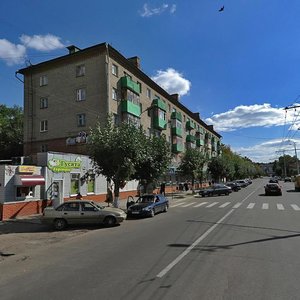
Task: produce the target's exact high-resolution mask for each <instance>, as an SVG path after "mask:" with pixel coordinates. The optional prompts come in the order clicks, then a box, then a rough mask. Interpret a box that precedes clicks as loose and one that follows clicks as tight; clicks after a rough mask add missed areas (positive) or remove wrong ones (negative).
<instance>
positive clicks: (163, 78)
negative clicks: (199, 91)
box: [151, 68, 191, 96]
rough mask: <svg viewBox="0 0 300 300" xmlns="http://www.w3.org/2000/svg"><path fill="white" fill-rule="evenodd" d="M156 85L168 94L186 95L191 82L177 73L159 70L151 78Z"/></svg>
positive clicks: (172, 70)
mask: <svg viewBox="0 0 300 300" xmlns="http://www.w3.org/2000/svg"><path fill="white" fill-rule="evenodd" d="M151 79H152V80H154V81H155V82H156V83H157V84H158V85H160V86H161V87H162V88H163V89H165V90H166V91H167V92H168V93H169V94H179V95H180V96H183V95H185V94H187V93H188V92H189V90H190V88H191V82H190V81H189V80H187V79H185V78H183V75H182V74H181V73H179V72H178V71H176V70H174V69H172V68H168V69H167V70H166V71H162V70H159V71H157V74H156V75H155V76H153V77H151Z"/></svg>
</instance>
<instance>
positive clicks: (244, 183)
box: [236, 179, 249, 187]
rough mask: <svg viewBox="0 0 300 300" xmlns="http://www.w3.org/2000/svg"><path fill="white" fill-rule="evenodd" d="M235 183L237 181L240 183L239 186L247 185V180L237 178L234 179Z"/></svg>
mask: <svg viewBox="0 0 300 300" xmlns="http://www.w3.org/2000/svg"><path fill="white" fill-rule="evenodd" d="M236 182H237V183H239V184H240V185H241V187H246V186H248V185H249V184H248V182H247V181H246V180H244V179H239V180H236Z"/></svg>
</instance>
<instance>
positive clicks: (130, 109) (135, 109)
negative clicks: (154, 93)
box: [121, 100, 141, 117]
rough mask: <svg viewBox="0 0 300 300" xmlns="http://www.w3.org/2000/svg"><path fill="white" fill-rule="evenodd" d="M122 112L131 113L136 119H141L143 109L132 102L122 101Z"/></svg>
mask: <svg viewBox="0 0 300 300" xmlns="http://www.w3.org/2000/svg"><path fill="white" fill-rule="evenodd" d="M121 111H122V112H123V113H124V112H126V113H129V114H131V115H134V116H136V117H139V116H140V115H141V107H140V105H137V104H134V103H132V102H131V101H128V100H122V101H121Z"/></svg>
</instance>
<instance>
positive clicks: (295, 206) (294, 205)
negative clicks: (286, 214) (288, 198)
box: [291, 204, 300, 210]
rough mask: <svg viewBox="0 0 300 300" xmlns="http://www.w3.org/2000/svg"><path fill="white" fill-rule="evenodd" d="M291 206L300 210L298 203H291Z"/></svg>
mask: <svg viewBox="0 0 300 300" xmlns="http://www.w3.org/2000/svg"><path fill="white" fill-rule="evenodd" d="M291 207H292V208H293V209H294V210H300V207H299V206H298V205H296V204H291Z"/></svg>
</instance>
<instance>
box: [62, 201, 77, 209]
mask: <svg viewBox="0 0 300 300" xmlns="http://www.w3.org/2000/svg"><path fill="white" fill-rule="evenodd" d="M79 207H80V204H79V203H74V202H70V203H65V204H64V205H63V210H64V211H79Z"/></svg>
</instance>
